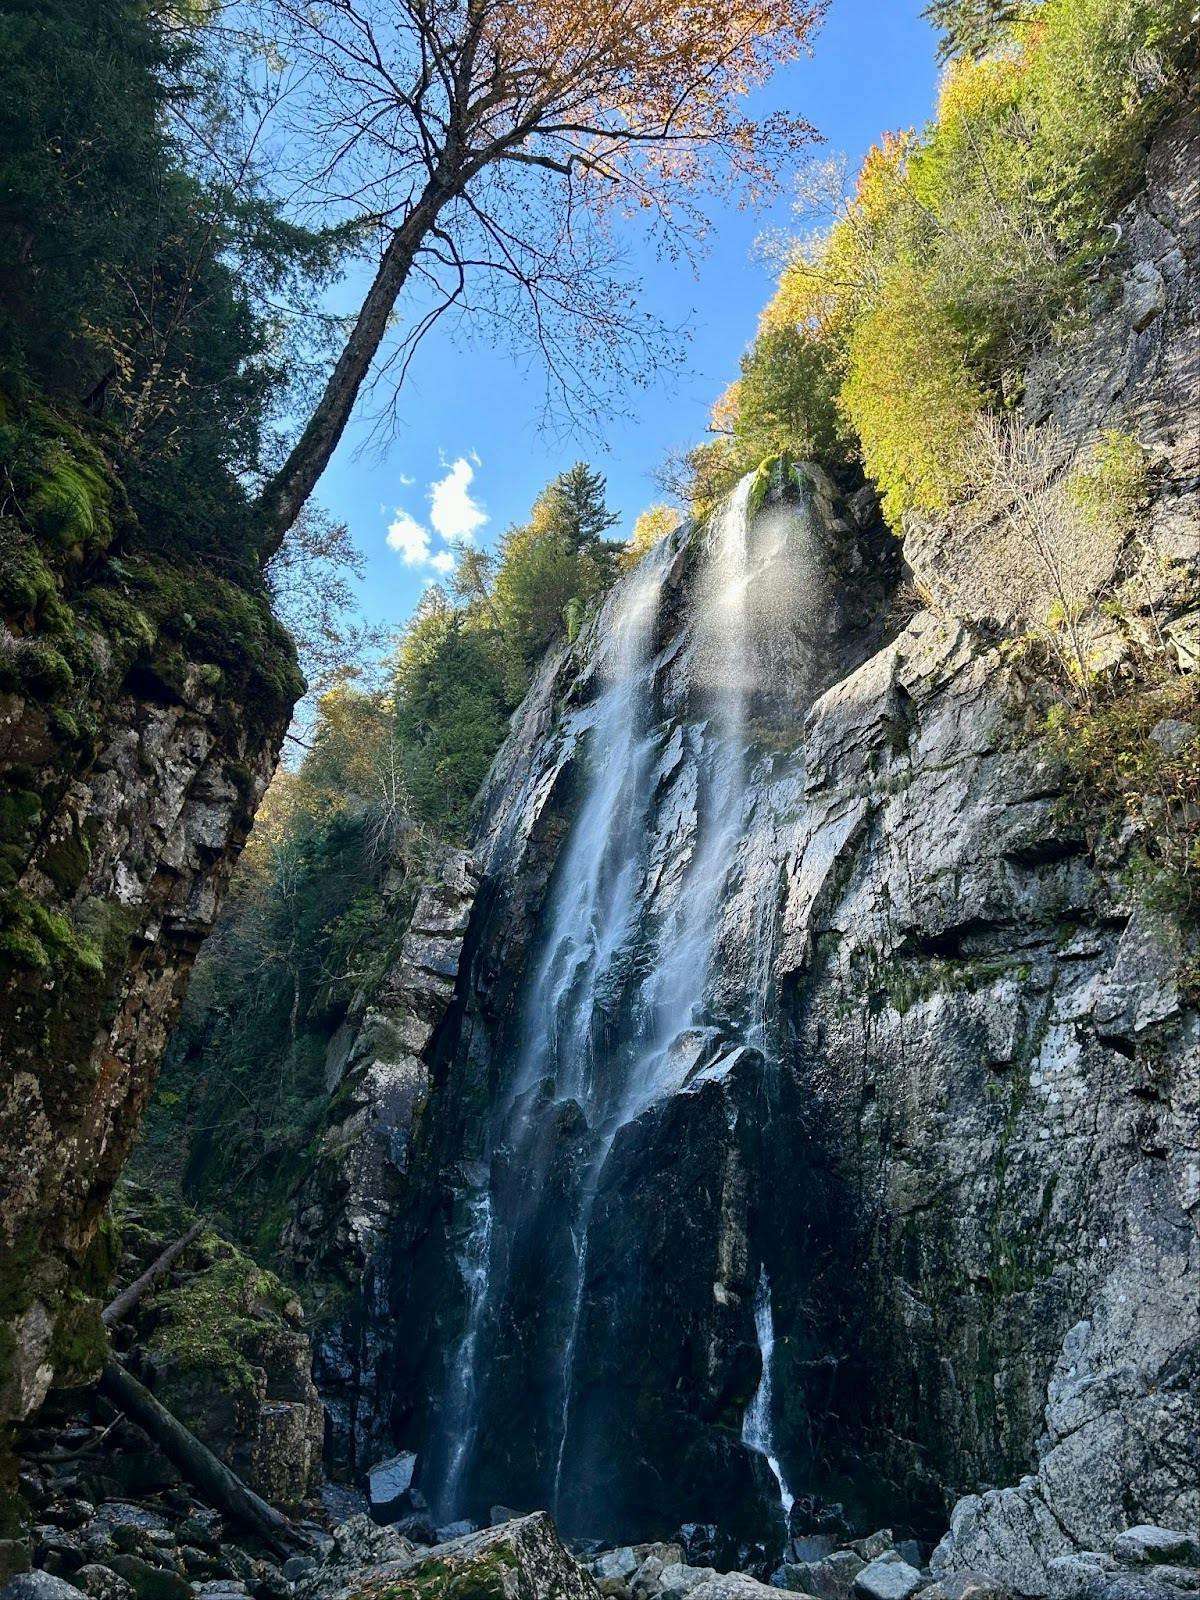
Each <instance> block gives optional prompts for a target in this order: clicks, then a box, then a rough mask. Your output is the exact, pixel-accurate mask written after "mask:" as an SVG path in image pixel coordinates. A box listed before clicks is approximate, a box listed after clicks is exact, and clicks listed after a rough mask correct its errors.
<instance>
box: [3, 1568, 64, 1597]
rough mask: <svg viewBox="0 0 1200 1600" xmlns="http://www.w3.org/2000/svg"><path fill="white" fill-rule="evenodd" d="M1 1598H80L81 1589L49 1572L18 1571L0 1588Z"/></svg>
mask: <svg viewBox="0 0 1200 1600" xmlns="http://www.w3.org/2000/svg"><path fill="white" fill-rule="evenodd" d="M0 1600H79V1590H78V1589H77V1588H75V1586H74V1585H73V1584H70V1583H67V1582H66V1580H65V1579H63V1578H55V1577H52V1576H51V1574H50V1573H48V1572H18V1573H17V1575H16V1577H13V1578H10V1579H9V1580H8V1582H7V1583H6V1584H4V1586H3V1587H2V1588H0Z"/></svg>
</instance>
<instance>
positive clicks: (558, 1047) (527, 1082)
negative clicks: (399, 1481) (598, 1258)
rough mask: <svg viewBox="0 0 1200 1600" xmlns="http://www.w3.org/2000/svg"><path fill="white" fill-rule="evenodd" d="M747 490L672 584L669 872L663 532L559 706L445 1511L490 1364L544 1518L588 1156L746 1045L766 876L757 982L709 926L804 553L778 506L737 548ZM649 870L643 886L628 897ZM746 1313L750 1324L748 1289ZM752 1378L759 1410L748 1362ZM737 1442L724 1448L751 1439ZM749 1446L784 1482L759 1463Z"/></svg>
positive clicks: (589, 1192)
mask: <svg viewBox="0 0 1200 1600" xmlns="http://www.w3.org/2000/svg"><path fill="white" fill-rule="evenodd" d="M751 486H752V478H751V477H748V478H746V479H745V480H743V482H742V483H741V484H740V485H739V487H738V489H737V490H736V491H735V492H734V494H733V495H732V496H731V497H730V498H729V500H728V501H727V502H726V503H725V504H724V506H723V507H722V508H721V509H720V511H719V512H718V513H717V515H716V516H715V517H714V519H713V522H712V525H711V526H710V528H709V530H708V535H707V539H706V543H705V546H704V549H703V552H702V555H701V568H700V573H699V577H698V581H697V583H696V586H695V589H694V591H693V592H694V597H695V599H694V604H693V606H692V608H691V613H690V618H689V626H688V629H687V633H686V635H685V638H686V641H687V644H688V647H689V650H690V655H689V657H688V660H689V663H690V665H689V667H688V669H687V671H688V675H689V681H690V684H691V689H690V691H689V696H690V697H689V706H690V707H692V708H694V711H695V713H697V714H698V715H697V719H696V720H692V719H691V716H690V715H689V718H688V720H687V721H686V722H684V723H678V722H677V723H676V727H675V731H674V734H673V735H672V740H674V741H678V740H679V739H682V740H683V741H685V743H686V744H687V747H688V750H689V753H690V754H689V759H690V760H691V761H692V763H693V764H694V770H695V779H694V798H693V801H692V804H691V809H690V811H689V813H688V815H687V817H686V818H685V820H684V821H683V822H682V823H678V822H677V823H676V824H673V826H676V832H675V833H673V834H672V835H671V837H672V839H673V840H674V843H673V844H672V847H671V848H672V850H673V852H674V855H675V857H676V859H678V860H679V861H680V863H681V864H680V867H679V869H678V871H676V872H675V873H674V874H673V876H672V877H671V878H670V881H664V880H663V879H662V878H660V877H656V876H655V874H654V873H653V872H652V871H651V870H649V869H650V862H649V857H650V854H651V852H652V851H653V849H654V841H655V840H656V837H657V836H658V830H659V828H660V827H665V826H666V824H665V823H664V822H663V820H662V819H661V818H660V815H659V810H660V807H661V806H662V805H663V804H664V803H665V802H664V801H663V792H664V783H663V772H664V763H666V762H667V750H666V749H665V746H666V745H667V744H668V743H670V742H671V741H669V740H668V738H667V734H668V732H669V729H668V728H667V727H666V726H665V725H664V724H663V723H661V722H659V721H658V720H657V717H656V707H655V693H656V687H655V684H656V680H655V673H654V671H653V670H652V663H651V652H652V649H653V640H654V636H655V623H656V618H657V615H658V612H659V607H660V601H661V594H662V589H663V584H664V579H665V576H666V573H667V570H668V568H669V566H670V564H671V562H672V561H673V560H674V559H675V557H676V555H677V553H678V550H677V547H676V546H673V545H672V544H671V542H670V541H664V543H663V544H662V545H660V546H659V547H658V548H657V549H656V550H655V551H654V552H652V554H651V555H650V556H649V557H647V558H646V559H645V560H644V561H643V563H642V564H641V565H640V566H639V568H638V569H636V571H635V572H634V573H633V574H631V575H630V577H629V578H627V579H625V580H623V582H622V583H621V584H620V585H618V587H617V588H616V589H615V590H614V591H613V593H612V595H611V596H610V598H609V601H608V602H607V604H606V607H605V610H604V613H603V614H602V616H601V618H600V619H599V624H598V629H597V637H598V639H599V641H600V644H599V649H600V654H599V657H598V661H597V666H596V681H597V682H598V685H599V693H598V694H597V695H596V697H595V698H594V699H593V700H592V701H591V703H590V704H589V705H588V706H586V707H585V708H584V709H583V710H582V711H580V712H576V713H575V714H574V715H575V717H576V718H577V719H578V720H577V726H576V727H575V729H574V730H573V732H574V734H575V746H576V749H577V751H580V752H582V755H581V756H580V755H577V757H576V759H577V760H581V761H582V762H583V763H584V767H583V770H584V780H585V781H584V788H583V793H582V797H581V800H580V803H579V806H578V809H577V811H576V813H575V816H574V818H573V821H572V823H571V826H570V830H569V833H568V835H567V838H566V840H565V842H564V844H563V846H562V848H561V850H560V852H559V858H558V862H557V865H556V868H555V878H554V880H553V885H552V888H551V891H550V895H549V899H548V903H547V909H548V915H547V925H546V931H545V933H544V936H543V938H542V940H541V941H540V943H539V945H538V946H537V947H536V951H535V955H534V959H533V960H532V962H531V965H530V968H529V974H528V977H527V979H526V982H525V985H524V992H523V995H522V999H521V1006H520V1020H519V1024H518V1027H517V1029H516V1031H515V1040H514V1048H513V1049H512V1054H511V1056H510V1058H509V1060H508V1062H507V1064H506V1067H505V1069H504V1070H503V1071H502V1080H501V1087H500V1091H499V1094H498V1095H497V1098H496V1101H495V1105H496V1110H495V1112H494V1115H493V1118H492V1124H491V1133H490V1135H489V1141H490V1142H489V1149H488V1152H487V1160H488V1179H487V1187H486V1193H482V1192H481V1193H479V1194H477V1195H476V1197H475V1200H474V1201H473V1203H472V1211H473V1217H474V1222H473V1225H472V1227H471V1230H470V1233H469V1236H468V1239H467V1242H466V1244H465V1245H464V1246H463V1247H462V1248H461V1249H460V1252H459V1269H460V1275H461V1278H462V1282H463V1285H464V1288H465V1290H466V1308H467V1310H466V1318H465V1323H464V1328H463V1332H462V1335H461V1337H460V1339H459V1341H458V1343H457V1345H456V1347H455V1349H454V1350H453V1352H452V1353H451V1357H450V1360H449V1362H448V1366H447V1376H446V1384H445V1389H444V1396H445V1398H444V1402H443V1408H442V1416H441V1429H442V1436H443V1446H442V1449H443V1452H444V1465H443V1477H442V1489H441V1493H440V1494H439V1495H438V1496H437V1505H438V1510H439V1512H440V1514H441V1515H443V1516H445V1517H447V1518H449V1517H454V1516H457V1515H460V1514H462V1512H463V1511H464V1510H465V1509H468V1502H469V1501H470V1495H464V1486H465V1485H468V1484H469V1482H470V1480H471V1479H472V1477H473V1474H474V1471H475V1468H474V1460H475V1457H476V1456H477V1454H478V1451H479V1450H480V1448H482V1446H483V1443H484V1439H485V1435H486V1432H487V1423H488V1419H489V1417H490V1416H491V1415H492V1414H493V1410H494V1407H493V1406H492V1402H491V1391H492V1389H493V1388H494V1385H495V1383H496V1381H497V1374H498V1373H501V1372H502V1373H503V1380H504V1382H506V1383H511V1381H512V1380H511V1376H510V1375H511V1374H513V1373H520V1374H521V1375H522V1377H523V1379H524V1386H523V1406H522V1411H523V1427H526V1428H527V1429H528V1431H529V1434H530V1436H531V1438H532V1440H533V1443H532V1445H531V1447H530V1449H529V1451H528V1455H529V1456H530V1457H531V1458H532V1459H533V1460H535V1461H540V1462H541V1463H543V1466H542V1467H541V1468H540V1469H539V1476H538V1478H537V1479H536V1480H535V1481H534V1482H533V1484H532V1486H531V1487H530V1489H529V1491H528V1492H529V1493H531V1494H538V1495H539V1496H542V1495H544V1496H547V1497H548V1498H549V1499H550V1503H551V1506H552V1509H554V1510H556V1511H557V1510H558V1509H559V1506H558V1502H559V1499H560V1497H561V1496H562V1495H563V1493H564V1490H565V1487H566V1482H567V1478H568V1475H569V1473H570V1467H571V1461H572V1457H573V1398H574V1393H575V1380H576V1363H577V1359H578V1356H579V1347H580V1339H581V1329H582V1318H583V1312H584V1305H585V1289H586V1283H587V1278H588V1273H589V1238H590V1233H591V1229H592V1226H593V1216H594V1209H595V1204H596V1200H597V1195H598V1193H599V1192H600V1190H601V1188H602V1186H603V1182H604V1179H605V1174H606V1164H607V1163H609V1161H610V1157H611V1156H612V1153H613V1151H614V1147H615V1146H616V1144H617V1142H618V1140H619V1139H620V1138H621V1136H622V1134H623V1132H624V1130H626V1129H628V1128H630V1126H631V1124H633V1123H634V1122H635V1121H637V1119H639V1118H640V1117H642V1116H643V1115H644V1114H645V1113H646V1112H647V1111H648V1110H649V1108H650V1107H652V1106H654V1105H655V1104H656V1103H657V1102H659V1101H662V1100H663V1099H664V1098H665V1097H667V1096H670V1095H672V1094H674V1093H675V1092H677V1091H678V1090H679V1089H681V1088H682V1087H683V1086H684V1084H685V1083H686V1082H687V1081H688V1080H689V1078H690V1076H691V1074H692V1073H693V1072H694V1071H695V1069H696V1065H697V1061H698V1060H699V1059H700V1058H701V1057H702V1056H704V1055H705V1052H706V1051H708V1052H710V1053H711V1052H712V1051H716V1052H717V1053H718V1054H720V1053H721V1052H728V1050H729V1049H730V1048H731V1047H735V1046H736V1045H737V1044H744V1043H749V1044H753V1045H755V1046H756V1047H757V1048H758V1049H759V1050H761V1049H762V1048H763V1041H764V1038H765V1031H766V1019H765V1007H766V999H765V995H766V988H767V974H766V967H767V966H768V965H769V963H770V950H771V948H772V942H773V938H774V933H773V929H772V916H773V914H774V887H773V883H772V882H771V879H770V876H769V875H767V876H766V878H765V879H764V880H763V881H762V882H759V880H758V879H756V881H755V886H754V889H753V891H752V893H751V894H750V896H749V899H748V902H747V913H746V915H747V918H748V921H749V923H750V925H751V927H752V933H751V939H752V941H753V943H754V946H755V950H754V954H753V956H752V958H751V968H752V970H748V971H747V973H746V976H747V977H749V978H750V980H751V987H753V988H754V989H755V990H756V992H755V993H754V994H752V995H750V996H748V997H747V995H746V994H745V992H744V986H743V992H741V993H740V994H739V995H737V997H736V1004H735V1005H733V1006H732V1007H730V1006H728V1005H727V1004H726V999H722V998H720V997H719V994H718V991H719V990H720V989H721V985H722V984H723V983H724V984H725V986H726V988H728V987H729V986H730V979H729V977H728V975H726V974H725V973H723V971H722V970H721V962H720V960H719V959H718V956H719V950H718V944H717V938H718V930H719V928H720V926H721V920H722V919H721V908H722V905H723V903H725V902H726V901H727V900H728V897H729V895H730V893H731V892H732V889H731V885H733V884H734V883H735V881H736V876H737V867H738V862H739V853H740V852H741V851H742V850H743V848H744V841H745V833H746V820H747V810H748V803H749V797H750V794H751V784H750V777H751V750H750V732H751V711H752V706H753V703H754V699H755V696H756V694H758V693H759V692H760V691H761V689H762V687H763V683H764V679H765V676H766V674H767V673H768V672H769V671H770V668H769V667H768V664H767V663H768V659H769V657H770V653H771V649H772V648H774V646H775V643H776V635H778V634H779V633H780V631H781V630H780V626H779V619H780V613H781V608H784V607H786V605H787V604H788V603H789V602H790V600H792V599H793V598H794V595H793V593H792V591H791V590H789V584H790V583H791V582H792V580H793V578H794V576H795V571H794V569H796V568H797V567H798V566H799V567H802V566H803V560H802V559H801V560H799V561H797V559H796V549H795V548H794V546H795V544H796V543H797V542H798V541H795V540H794V538H793V536H794V534H795V532H796V530H797V529H798V528H799V529H801V530H802V529H803V528H804V522H803V519H802V517H801V516H800V515H798V513H797V511H796V509H795V508H794V507H793V508H789V509H788V510H787V511H786V512H783V513H777V514H776V513H772V514H771V515H770V516H767V517H765V518H763V519H761V521H760V522H758V523H756V524H755V527H754V537H753V540H752V539H751V518H750V515H749V504H750V494H751ZM789 541H792V543H789ZM804 548H805V547H804V546H803V545H801V549H802V550H803V549H804ZM787 620H788V622H789V623H790V621H791V618H790V617H789V618H788V619H787ZM658 715H659V716H661V710H660V711H659V712H658ZM678 828H682V830H683V834H682V838H683V839H684V840H686V843H682V842H681V836H680V835H679V833H678ZM651 877H653V878H654V880H655V883H656V884H657V886H658V887H657V889H656V891H654V892H647V889H646V885H647V882H648V878H651ZM760 947H761V949H760ZM763 952H765V953H763ZM726 998H730V997H726ZM734 1011H736V1012H737V1016H736V1018H735V1017H734V1015H733V1012H734ZM722 1041H724V1042H722ZM758 1316H759V1311H758V1306H757V1303H756V1320H757V1319H758ZM766 1317H767V1319H768V1332H769V1319H770V1304H769V1299H768V1302H767V1307H766ZM759 1332H760V1344H762V1342H763V1333H762V1328H761V1326H760V1330H759ZM763 1383H764V1385H765V1393H766V1399H765V1401H763V1402H762V1403H763V1404H764V1405H765V1406H766V1408H767V1414H769V1405H770V1370H769V1355H768V1356H767V1357H766V1358H765V1359H764V1379H763ZM509 1392H510V1393H511V1390H510V1391H509ZM759 1398H760V1397H756V1402H755V1403H756V1405H757V1404H758V1402H759ZM752 1410H753V1407H752ZM749 1415H750V1414H749V1413H748V1424H749ZM756 1438H757V1436H756ZM756 1438H755V1439H752V1438H751V1437H749V1436H747V1437H746V1440H745V1442H746V1444H747V1445H748V1447H749V1448H751V1449H754V1450H756V1451H759V1444H758V1443H757V1442H756ZM489 1442H490V1443H492V1442H491V1441H489ZM492 1447H493V1448H494V1443H492ZM760 1453H765V1454H767V1456H768V1460H770V1461H771V1462H772V1470H773V1471H774V1472H775V1474H776V1477H777V1480H778V1481H779V1483H780V1487H781V1496H782V1495H784V1494H786V1488H785V1486H784V1485H783V1481H782V1477H781V1474H780V1472H779V1468H778V1464H777V1462H776V1461H775V1457H774V1454H773V1453H772V1452H770V1451H760ZM494 1478H495V1473H494V1472H493V1480H494ZM501 1481H502V1482H503V1481H504V1480H503V1478H502V1479H501Z"/></svg>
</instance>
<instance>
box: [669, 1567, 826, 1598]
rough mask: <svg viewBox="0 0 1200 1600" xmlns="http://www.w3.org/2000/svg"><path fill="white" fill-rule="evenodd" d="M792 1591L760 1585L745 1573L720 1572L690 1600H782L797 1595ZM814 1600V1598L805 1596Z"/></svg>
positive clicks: (755, 1579) (699, 1586)
mask: <svg viewBox="0 0 1200 1600" xmlns="http://www.w3.org/2000/svg"><path fill="white" fill-rule="evenodd" d="M796 1592H797V1591H795V1590H791V1589H777V1588H775V1587H774V1585H773V1584H769V1583H760V1582H759V1581H758V1579H757V1578H751V1577H750V1576H749V1575H748V1574H747V1573H745V1572H719V1573H718V1574H717V1575H716V1577H715V1578H707V1579H706V1580H705V1581H704V1582H703V1583H700V1584H697V1585H696V1587H695V1588H694V1589H693V1590H691V1592H690V1600H780V1596H784V1597H785V1600H786V1597H787V1596H789V1595H792V1594H794V1593H796ZM805 1600H812V1596H805Z"/></svg>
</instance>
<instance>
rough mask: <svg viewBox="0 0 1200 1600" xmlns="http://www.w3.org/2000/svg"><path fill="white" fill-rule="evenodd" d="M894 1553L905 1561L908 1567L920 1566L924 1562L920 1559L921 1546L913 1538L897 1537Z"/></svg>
mask: <svg viewBox="0 0 1200 1600" xmlns="http://www.w3.org/2000/svg"><path fill="white" fill-rule="evenodd" d="M896 1554H897V1555H898V1556H899V1557H900V1558H901V1560H903V1561H907V1562H908V1564H909V1566H910V1567H920V1566H923V1565H924V1562H923V1561H922V1559H921V1546H920V1545H919V1544H918V1543H917V1541H916V1540H915V1539H897V1540H896Z"/></svg>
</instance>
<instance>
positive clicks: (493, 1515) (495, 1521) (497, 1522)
mask: <svg viewBox="0 0 1200 1600" xmlns="http://www.w3.org/2000/svg"><path fill="white" fill-rule="evenodd" d="M521 1515H522V1513H521V1512H520V1511H514V1510H513V1508H512V1506H493V1507H492V1509H491V1510H490V1511H489V1512H488V1526H489V1527H490V1528H498V1527H500V1526H501V1524H502V1523H505V1522H515V1521H516V1520H517V1518H518V1517H519V1516H521Z"/></svg>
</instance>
